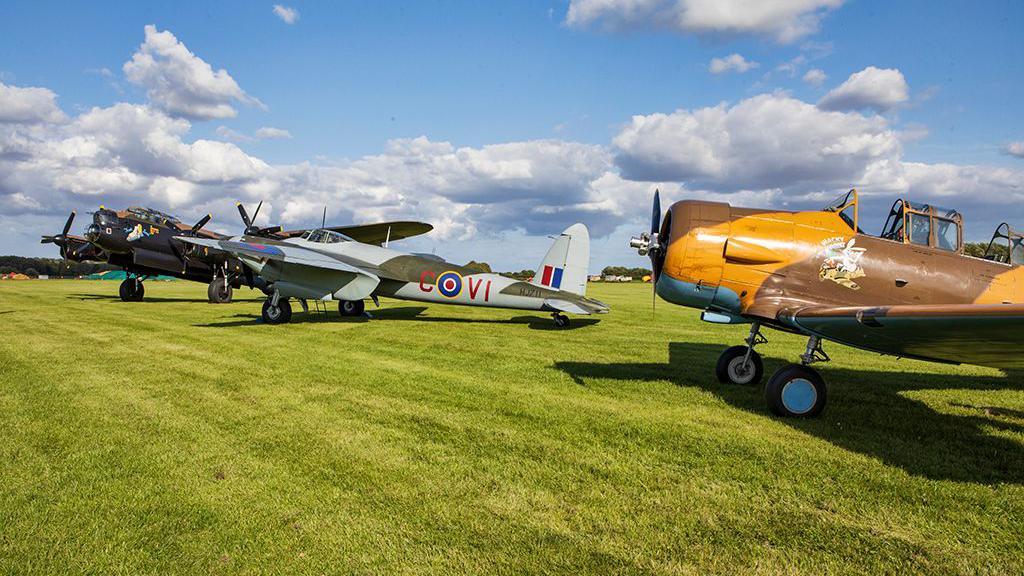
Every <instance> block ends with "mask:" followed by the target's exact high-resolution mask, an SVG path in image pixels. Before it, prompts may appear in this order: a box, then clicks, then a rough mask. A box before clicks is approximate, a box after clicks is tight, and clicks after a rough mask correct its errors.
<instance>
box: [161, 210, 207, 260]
mask: <svg viewBox="0 0 1024 576" xmlns="http://www.w3.org/2000/svg"><path fill="white" fill-rule="evenodd" d="M210 218H213V215H212V214H207V215H206V216H203V217H202V218H200V219H199V221H198V222H196V223H195V224H193V225H192V228H190V229H189V230H188V231H187V232H184V233H181V234H180V235H181V236H192V237H195V235H196V234H199V231H200V230H202V229H203V226H206V223H207V222H209V221H210ZM164 226H167V227H168V228H174V223H173V222H170V221H169V220H164ZM170 244H171V252H174V255H175V256H177V257H178V260H181V262H182V266H183V267H182V270H181V271H182V272H184V271H185V266H187V265H188V250H184V249H183V242H182V241H181V240H178V239H177V238H173V237H172V238H171V242H170Z"/></svg>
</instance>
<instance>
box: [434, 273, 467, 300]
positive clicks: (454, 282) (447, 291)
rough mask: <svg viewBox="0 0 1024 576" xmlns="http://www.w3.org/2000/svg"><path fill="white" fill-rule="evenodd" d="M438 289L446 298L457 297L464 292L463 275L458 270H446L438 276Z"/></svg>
mask: <svg viewBox="0 0 1024 576" xmlns="http://www.w3.org/2000/svg"><path fill="white" fill-rule="evenodd" d="M437 291H438V292H440V293H441V295H442V296H444V297H445V298H455V297H456V296H458V295H459V293H460V292H462V275H460V274H459V273H458V272H451V271H449V272H445V273H444V274H441V275H440V276H438V277H437Z"/></svg>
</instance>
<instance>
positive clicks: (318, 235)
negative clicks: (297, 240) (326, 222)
mask: <svg viewBox="0 0 1024 576" xmlns="http://www.w3.org/2000/svg"><path fill="white" fill-rule="evenodd" d="M302 239H303V240H306V241H307V242H316V243H317V244H337V243H338V242H354V240H352V239H351V238H349V237H348V236H345V235H344V234H342V233H341V232H335V231H334V230H325V229H323V228H320V229H317V230H310V231H308V232H306V233H305V234H303V235H302Z"/></svg>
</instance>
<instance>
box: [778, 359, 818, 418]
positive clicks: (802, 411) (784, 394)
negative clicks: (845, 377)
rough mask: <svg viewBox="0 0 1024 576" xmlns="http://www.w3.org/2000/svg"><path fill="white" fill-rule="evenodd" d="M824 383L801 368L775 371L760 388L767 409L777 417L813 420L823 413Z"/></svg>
mask: <svg viewBox="0 0 1024 576" xmlns="http://www.w3.org/2000/svg"><path fill="white" fill-rule="evenodd" d="M826 394H827V392H826V390H825V380H824V379H822V377H821V375H820V374H818V371H817V370H815V369H814V368H811V367H809V366H804V365H802V364H789V365H788V366H783V367H782V368H779V369H778V370H777V371H776V372H775V374H772V377H771V378H770V379H769V380H768V384H766V385H765V387H764V397H765V400H766V401H767V402H768V409H769V410H771V411H772V413H773V414H775V415H777V416H785V417H788V418H814V417H815V416H817V415H818V414H821V411H822V410H824V409H825V400H826Z"/></svg>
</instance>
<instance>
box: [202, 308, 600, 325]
mask: <svg viewBox="0 0 1024 576" xmlns="http://www.w3.org/2000/svg"><path fill="white" fill-rule="evenodd" d="M426 310H427V308H426V306H399V307H395V308H379V309H376V310H371V311H370V317H369V318H367V317H365V316H360V317H355V318H346V317H344V316H341V315H339V314H338V311H337V310H336V309H332V308H328V310H327V312H315V311H314V310H313V309H312V308H310V311H309V313H308V314H307V313H301V312H298V313H296V314H295V315H294V316H292V320H291V323H292V324H296V323H299V324H301V323H305V322H309V323H311V324H315V323H318V322H336V323H347V324H352V323H355V324H358V323H362V322H371V321H375V320H381V321H386V322H394V321H410V320H411V321H415V322H427V323H434V322H436V323H445V324H526V325H527V327H529V328H530V329H531V330H558V331H564V330H576V329H579V328H584V327H587V326H593V325H594V324H597V323H598V322H600V320H598V319H596V318H573V319H572V320H571V322H570V324H569V326H568V327H566V328H559V327H557V326H555V323H554V322H553V321H552V320H551V318H548V317H547V316H516V317H515V318H507V319H491V318H455V317H450V316H423V315H422V314H423V312H425V311H426ZM538 314H543V313H542V312H538ZM234 318H235V320H228V321H226V322H210V323H207V324H195V326H200V327H204V328H227V327H231V326H256V325H260V324H263V323H264V322H263V319H262V318H261V317H260V315H259V314H235V315H234Z"/></svg>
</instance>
